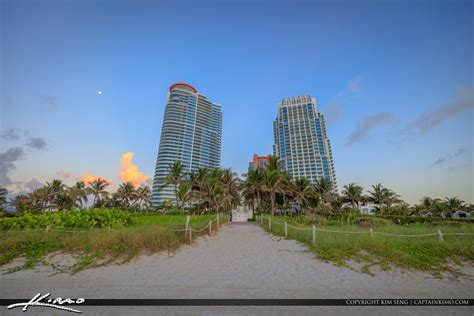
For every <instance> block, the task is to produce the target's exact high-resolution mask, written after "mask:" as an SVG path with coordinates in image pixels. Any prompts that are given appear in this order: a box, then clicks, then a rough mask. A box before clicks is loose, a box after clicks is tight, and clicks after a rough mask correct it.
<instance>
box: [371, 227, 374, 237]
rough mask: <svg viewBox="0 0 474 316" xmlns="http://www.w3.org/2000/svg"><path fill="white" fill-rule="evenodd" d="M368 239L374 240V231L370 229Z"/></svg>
mask: <svg viewBox="0 0 474 316" xmlns="http://www.w3.org/2000/svg"><path fill="white" fill-rule="evenodd" d="M370 237H372V238H374V231H373V230H372V228H371V229H370Z"/></svg>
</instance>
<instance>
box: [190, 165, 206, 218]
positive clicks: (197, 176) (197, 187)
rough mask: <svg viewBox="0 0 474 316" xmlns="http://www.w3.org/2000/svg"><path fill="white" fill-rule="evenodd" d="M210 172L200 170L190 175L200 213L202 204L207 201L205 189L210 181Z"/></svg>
mask: <svg viewBox="0 0 474 316" xmlns="http://www.w3.org/2000/svg"><path fill="white" fill-rule="evenodd" d="M208 175H209V170H208V169H206V168H201V167H200V168H198V170H197V171H196V172H191V173H190V174H189V181H190V183H191V190H192V191H193V192H194V193H195V194H194V197H195V198H196V200H197V202H198V211H199V210H200V207H201V204H202V203H203V202H204V201H205V193H204V191H205V187H206V181H207V180H208V178H207V177H208Z"/></svg>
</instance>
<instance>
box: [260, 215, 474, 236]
mask: <svg viewBox="0 0 474 316" xmlns="http://www.w3.org/2000/svg"><path fill="white" fill-rule="evenodd" d="M261 216H262V218H264V219H268V220H269V219H271V218H270V217H266V216H263V215H261ZM271 221H272V224H279V225H284V224H285V223H284V222H283V223H282V222H278V221H275V220H273V219H272V220H271ZM287 226H288V227H291V228H294V229H297V230H303V231H311V230H313V229H312V228H305V227H296V226H293V225H290V224H287ZM314 230H316V231H322V232H328V233H339V234H378V235H383V236H393V237H425V236H437V235H439V233H429V234H413V235H411V234H410V235H407V234H390V233H382V232H376V231H342V230H330V229H323V228H315V229H314ZM442 235H454V236H456V235H459V236H463V235H474V233H444V232H443V233H442Z"/></svg>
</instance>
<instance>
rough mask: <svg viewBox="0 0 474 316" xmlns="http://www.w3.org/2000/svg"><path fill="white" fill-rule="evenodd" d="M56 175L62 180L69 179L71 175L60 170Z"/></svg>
mask: <svg viewBox="0 0 474 316" xmlns="http://www.w3.org/2000/svg"><path fill="white" fill-rule="evenodd" d="M56 175H57V176H59V177H61V178H63V179H69V178H70V177H71V176H72V173H70V172H66V171H64V170H61V171H58V172H56Z"/></svg>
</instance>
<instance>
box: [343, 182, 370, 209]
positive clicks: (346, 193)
mask: <svg viewBox="0 0 474 316" xmlns="http://www.w3.org/2000/svg"><path fill="white" fill-rule="evenodd" d="M363 190H364V189H363V188H362V187H361V186H360V185H357V184H355V183H350V184H348V185H345V186H344V189H343V190H342V197H343V201H344V202H346V203H350V204H351V206H352V208H353V209H355V208H359V204H360V203H363V202H364V200H365V199H364V196H363V194H362V192H363Z"/></svg>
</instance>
